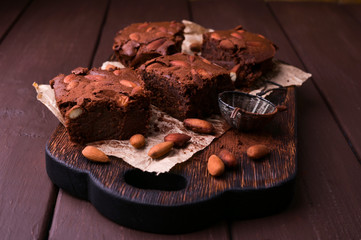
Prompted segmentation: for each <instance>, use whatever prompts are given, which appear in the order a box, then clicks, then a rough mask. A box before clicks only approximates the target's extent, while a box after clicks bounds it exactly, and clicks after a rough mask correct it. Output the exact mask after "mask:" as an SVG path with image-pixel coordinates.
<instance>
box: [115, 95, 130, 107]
mask: <svg viewBox="0 0 361 240" xmlns="http://www.w3.org/2000/svg"><path fill="white" fill-rule="evenodd" d="M128 102H129V97H128V96H125V95H120V96H119V97H118V99H117V104H118V106H119V107H124V106H126V105H127V104H128Z"/></svg>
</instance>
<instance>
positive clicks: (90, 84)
mask: <svg viewBox="0 0 361 240" xmlns="http://www.w3.org/2000/svg"><path fill="white" fill-rule="evenodd" d="M50 85H51V87H52V88H53V89H54V91H55V98H56V102H57V105H58V107H59V109H60V112H61V114H62V115H63V117H64V119H65V127H66V129H67V131H68V133H69V136H70V140H71V141H73V142H77V143H88V142H93V141H98V140H106V139H127V138H129V137H131V136H132V135H133V134H136V133H143V134H144V133H146V130H147V123H148V119H149V104H150V101H149V96H148V93H147V92H146V91H145V90H144V83H143V81H142V80H141V78H140V77H139V76H138V75H137V74H136V73H135V71H133V70H131V69H127V68H125V69H120V70H119V69H118V70H115V71H105V70H100V69H95V68H94V69H91V70H88V69H86V68H77V69H74V70H73V71H72V74H70V75H64V74H60V75H58V76H56V77H55V78H54V79H52V80H51V81H50Z"/></svg>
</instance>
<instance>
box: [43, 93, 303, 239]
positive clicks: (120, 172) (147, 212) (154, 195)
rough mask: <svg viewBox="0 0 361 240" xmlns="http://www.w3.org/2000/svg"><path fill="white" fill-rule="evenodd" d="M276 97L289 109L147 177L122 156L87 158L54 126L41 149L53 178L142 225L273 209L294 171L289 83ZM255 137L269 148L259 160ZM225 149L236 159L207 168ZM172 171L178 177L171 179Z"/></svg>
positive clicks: (165, 225)
mask: <svg viewBox="0 0 361 240" xmlns="http://www.w3.org/2000/svg"><path fill="white" fill-rule="evenodd" d="M281 104H282V105H285V106H287V111H285V112H282V113H279V114H278V115H277V118H276V119H275V120H274V121H273V122H272V123H270V124H269V126H267V127H265V128H264V129H262V130H259V131H256V132H252V133H239V132H237V131H236V130H230V131H228V132H227V133H226V134H224V135H223V136H221V137H220V138H219V139H217V140H216V141H214V142H213V143H212V144H211V145H210V146H208V147H207V148H206V149H205V150H204V151H202V152H199V153H197V154H196V155H195V156H193V157H192V158H191V159H190V160H188V161H187V162H185V163H182V164H179V165H177V166H175V167H174V168H173V169H172V170H171V174H160V175H159V176H158V177H156V176H155V175H153V178H152V177H149V176H148V175H147V174H145V173H142V172H141V171H139V170H138V171H137V172H135V171H136V170H135V169H134V168H132V167H130V166H129V165H128V164H126V163H125V162H123V161H121V160H120V159H116V158H113V159H112V161H111V163H109V164H97V163H92V162H90V161H88V160H87V159H86V158H85V157H83V156H82V155H81V150H82V149H83V146H81V145H77V144H73V143H71V142H70V140H69V136H68V134H67V132H66V130H65V128H64V127H63V126H62V125H59V127H58V128H57V129H56V131H55V132H54V134H53V135H52V137H51V138H50V140H49V143H48V145H47V148H46V149H47V154H48V155H47V172H48V175H49V177H50V178H51V180H52V181H53V182H54V183H55V184H56V185H58V186H59V187H61V188H63V189H64V190H66V191H68V192H70V193H71V194H73V195H75V196H77V197H81V198H84V199H88V200H89V201H90V202H91V203H92V204H93V205H94V206H95V207H96V208H97V209H98V210H99V211H100V212H101V213H102V214H103V215H105V216H106V217H108V218H110V219H112V220H113V221H115V222H117V223H119V224H122V225H125V226H128V227H132V228H135V229H141V230H144V231H150V232H159V233H174V232H177V233H178V232H187V231H194V230H195V229H198V228H200V227H204V226H206V225H207V224H210V223H212V222H213V221H216V220H219V219H222V218H223V217H226V216H231V217H237V218H240V217H242V218H244V217H249V216H253V217H254V216H258V215H265V214H269V213H271V212H272V213H273V212H274V211H277V210H278V209H280V208H282V207H284V205H285V204H287V202H288V200H289V199H290V197H291V196H292V181H293V179H294V177H295V174H296V146H295V144H296V143H295V132H294V130H295V126H294V123H295V122H294V120H295V111H294V110H295V107H294V104H295V99H294V89H292V88H291V89H289V91H288V93H287V94H286V96H285V100H284V101H283V102H282V103H281ZM254 144H265V145H267V146H268V147H269V148H270V149H271V154H270V155H269V156H268V157H266V158H265V159H263V160H262V161H254V160H251V159H249V158H248V157H247V156H246V150H247V148H248V147H250V146H251V145H254ZM224 148H226V149H228V150H229V151H231V152H233V153H234V154H235V156H236V158H237V159H238V162H239V164H238V166H237V168H235V169H233V170H231V171H227V172H226V174H224V175H223V176H222V177H220V178H214V177H212V176H210V175H209V174H208V173H207V159H208V158H209V156H210V155H212V154H217V153H218V152H219V151H220V150H221V149H224ZM132 175H133V176H134V177H131V176H132ZM147 176H148V177H147ZM176 177H178V178H180V180H172V179H174V178H176ZM142 178H144V180H143V181H144V182H142ZM156 178H157V179H160V178H161V179H163V180H157V179H156ZM182 178H183V179H184V180H182ZM153 181H154V184H152V182H153ZM158 181H165V182H164V183H161V182H158ZM171 181H173V184H174V185H175V186H176V185H179V186H181V187H179V189H177V191H169V190H167V189H168V187H167V186H166V187H162V184H163V185H165V184H167V182H171ZM183 181H184V182H185V184H184V186H183V184H182V182H183ZM158 185H159V186H160V187H157V186H158ZM172 187H174V186H170V188H172ZM264 198H268V202H267V204H263V206H264V207H259V206H258V205H257V204H256V203H260V202H263V199H264ZM240 203H243V204H240ZM130 216H132V217H131V218H130ZM216 216H218V217H216ZM187 218H188V220H187V221H184V219H187Z"/></svg>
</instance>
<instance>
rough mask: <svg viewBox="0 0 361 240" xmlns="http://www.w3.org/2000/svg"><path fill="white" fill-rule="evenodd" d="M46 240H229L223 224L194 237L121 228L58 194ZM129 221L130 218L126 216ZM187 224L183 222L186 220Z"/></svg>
mask: <svg viewBox="0 0 361 240" xmlns="http://www.w3.org/2000/svg"><path fill="white" fill-rule="evenodd" d="M57 202H58V203H61V204H57V205H56V209H55V216H56V217H55V218H54V221H53V225H52V228H51V233H50V237H49V239H53V240H55V239H59V240H60V239H84V240H85V239H147V240H148V239H149V240H158V239H217V240H218V239H220V240H222V239H224V240H225V239H229V237H228V231H227V228H225V227H224V225H225V224H224V223H220V224H218V225H215V226H213V227H212V228H211V229H205V230H202V231H199V232H195V233H189V234H181V235H161V234H154V233H146V232H141V231H136V230H133V229H129V228H126V227H123V226H120V225H118V224H116V223H114V222H112V221H110V220H108V219H107V218H105V217H103V216H102V215H100V213H99V212H98V211H97V210H96V209H95V208H94V207H93V205H91V204H90V203H89V202H86V201H83V200H80V199H77V198H74V197H72V196H70V195H68V194H66V193H64V192H63V191H60V192H59V195H58V200H57ZM129 217H131V216H129ZM185 221H186V220H185Z"/></svg>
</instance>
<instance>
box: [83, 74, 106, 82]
mask: <svg viewBox="0 0 361 240" xmlns="http://www.w3.org/2000/svg"><path fill="white" fill-rule="evenodd" d="M85 78H87V79H89V80H94V81H102V80H104V79H105V77H104V76H102V75H86V76H85Z"/></svg>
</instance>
